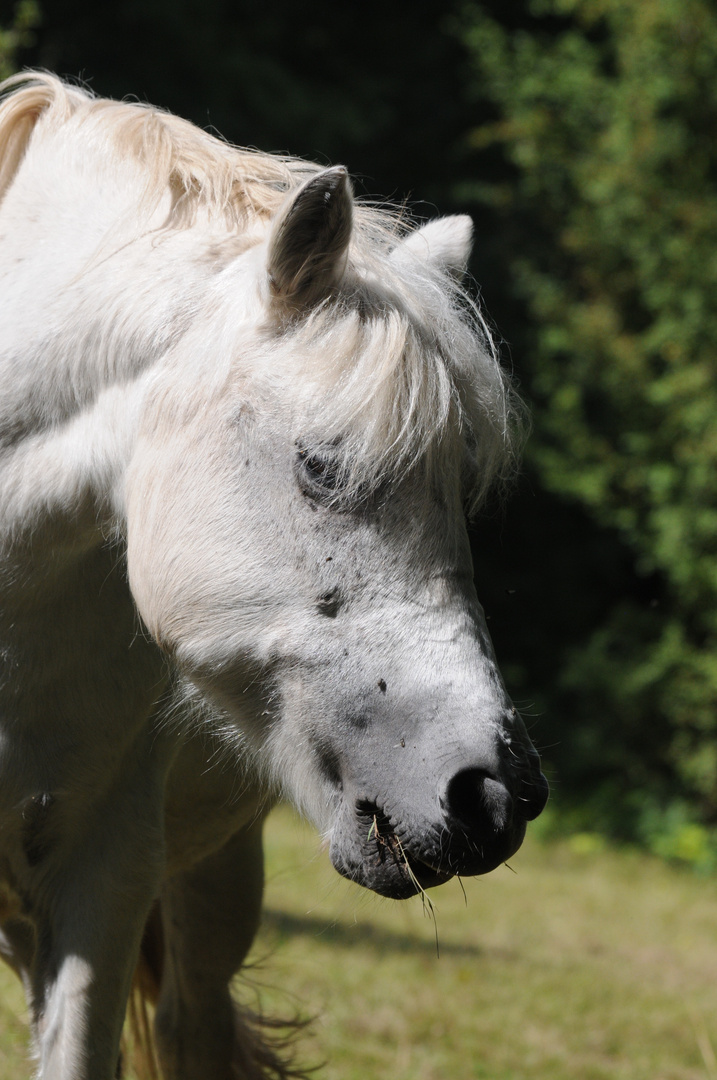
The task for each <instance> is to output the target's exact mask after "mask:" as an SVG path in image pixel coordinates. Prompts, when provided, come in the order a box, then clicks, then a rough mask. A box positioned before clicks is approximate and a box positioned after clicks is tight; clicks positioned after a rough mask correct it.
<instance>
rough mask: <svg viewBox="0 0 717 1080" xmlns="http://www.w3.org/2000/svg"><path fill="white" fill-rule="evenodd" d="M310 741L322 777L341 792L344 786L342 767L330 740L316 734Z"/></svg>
mask: <svg viewBox="0 0 717 1080" xmlns="http://www.w3.org/2000/svg"><path fill="white" fill-rule="evenodd" d="M310 740H311V744H312V748H313V750H314V753H315V754H316V757H317V760H318V763H319V769H320V771H321V774H322V776H324V777H325V779H326V780H328V781H329V783H331V784H333V786H334V787H335V788H338V790H339V791H341V790H342V789H343V786H344V785H343V780H342V778H341V767H340V764H339V757H338V754H337V753H336V751H335V750H334V748H333V746H332V745H331V744H330V743H329V742H328V740H327V739H325V738H323V737H322V736H320V735H318V734H316V733H314V734H312V735H311V736H310Z"/></svg>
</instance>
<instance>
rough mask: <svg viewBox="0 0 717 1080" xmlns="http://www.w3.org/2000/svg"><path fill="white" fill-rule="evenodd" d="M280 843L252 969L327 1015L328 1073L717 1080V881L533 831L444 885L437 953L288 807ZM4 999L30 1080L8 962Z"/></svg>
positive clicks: (0, 985)
mask: <svg viewBox="0 0 717 1080" xmlns="http://www.w3.org/2000/svg"><path fill="white" fill-rule="evenodd" d="M267 851H268V859H267V895H266V915H265V919H264V927H263V929H262V932H261V935H260V938H259V941H258V943H257V946H256V948H255V950H254V954H253V956H254V960H255V961H258V962H259V963H258V967H257V968H255V969H254V971H253V972H252V975H251V978H252V980H253V981H254V982H259V983H261V984H262V994H261V996H262V1000H263V1002H264V1005H265V1007H266V1009H267V1011H273V1012H277V1013H283V1014H284V1015H291V1014H293V1013H296V1012H297V1011H299V1012H301V1013H302V1014H303V1015H304V1016H310V1015H313V1016H314V1017H315V1019H314V1022H313V1023H312V1025H311V1026H310V1028H309V1030H308V1031H307V1032H306V1033H305V1034H304V1035H302V1037H301V1047H300V1058H301V1060H302V1062H305V1063H318V1062H325V1063H326V1064H325V1065H324V1067H323V1068H322V1069H320V1070H319V1072H318V1073H317V1080H409V1078H410V1080H717V1057H716V1053H717V881H715V880H714V879H713V878H707V877H702V878H700V877H698V876H696V875H694V874H692V873H690V872H688V871H681V870H676V869H674V868H672V867H669V866H667V865H665V864H663V863H661V862H659V861H658V860H656V859H654V858H651V857H649V856H644V855H641V854H639V853H636V852H616V851H611V850H609V849H603V848H602V847H601V845H600V843H599V842H597V841H596V840H595V838H591V837H589V836H585V835H583V836H579V837H576V838H574V839H573V841H572V842H562V843H556V842H550V843H546V844H543V843H541V842H539V841H538V840H536V839H530V838H529V839H528V841H527V842H526V844H525V845H524V847H523V848H522V849H521V851H520V852H519V853H518V854H517V855H516V856H515V857H514V858H512V859H511V866H512V867H513V869H514V870H515V871H516V872H515V873H511V872H510V871H509V870H508V869H506V868H505V867H501V868H500V869H498V870H496V871H495V872H494V873H493V874H490V875H488V876H487V877H485V878H479V879H468V880H465V881H464V882H463V883H462V885H463V888H461V884H460V883H458V882H451V883H449V884H448V885H444V886H442V887H441V888H440V889H437V890H432V891H431V893H430V896H431V900H432V903H433V908H434V912H433V914H434V915H435V919H436V923H437V933H438V941H439V946H440V956H437V955H436V928H435V927H434V923H433V916H432V915H431V912H430V911H429V910H428V909H427V908H426V909H424V907H423V905H422V902H421V898H420V897H416V898H415V899H414V900H411V901H404V902H401V903H392V902H390V901H387V900H380V899H378V898H376V897H373V896H372V895H370V894H369V893H367V892H366V891H365V890H362V889H359V888H357V887H355V886H351V885H349V884H348V883H346V882H344V881H342V880H341V879H340V878H339V877H338V876H337V874H336V873H335V872H334V871H333V870H332V868H331V866H330V865H329V861H328V857H327V855H326V854H325V853H323V852H321V851H320V850H319V843H318V841H317V839H316V836H315V834H314V833H313V832H312V830H311V829H309V828H308V826H306V825H303V824H302V823H300V822H299V821H298V820H297V819H296V818H295V817H294V815H293V814H291V813H290V811H288V810H286V809H283V808H282V809H280V810H279V811H277V812H276V813H275V814H274V815H273V817H272V819H271V821H270V823H269V826H268V829H267ZM463 890H465V894H464V891H463ZM242 992H243V993H244V994H245V995H246V994H247V993H248V994H249V1000H252V1001H253V997H252V994H251V992H250V991H247V989H246V987H245V988H244V989H243V991H242ZM0 1000H1V1002H2V1008H1V1009H0V1080H20V1078H26V1077H29V1076H30V1075H31V1073H32V1068H31V1066H30V1064H29V1061H28V1054H27V1036H26V1031H25V1027H24V1014H25V1010H24V1006H23V1002H22V994H21V991H20V987H19V984H18V983H17V980H16V979H15V978H14V976H13V975H12V974H10V973H9V972H8V971H6V970H5V969H3V968H0ZM207 1080H211V1078H207Z"/></svg>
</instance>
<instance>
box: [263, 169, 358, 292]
mask: <svg viewBox="0 0 717 1080" xmlns="http://www.w3.org/2000/svg"><path fill="white" fill-rule="evenodd" d="M352 221H353V199H352V195H351V186H350V184H349V179H348V173H347V172H346V169H345V168H344V167H343V165H337V166H336V167H335V168H333V169H324V170H323V172H320V173H317V175H316V176H312V178H311V179H310V180H307V181H306V183H305V184H303V185H302V187H300V188H299V190H298V191H297V192H296V194H295V195H293V197H292V198H291V199H290V201H289V203H288V205H287V206H286V207H285V208H284V209H283V210H282V211H280V213H279V217H278V219H277V220H276V222H275V223H274V227H273V230H272V235H271V237H270V240H269V257H268V264H267V269H268V272H269V281H270V283H271V288H272V291H273V293H274V296H275V297H276V298H277V299H278V300H280V301H282V302H283V303H286V304H289V305H291V306H292V307H306V306H309V305H311V304H315V303H317V302H318V301H319V300H322V299H323V298H324V296H326V294H327V293H328V291H329V290H330V289H331V287H332V286H333V285H335V284H336V282H337V281H338V280H339V279H340V277H341V273H342V271H343V267H344V263H345V257H346V251H347V249H348V245H349V240H350V238H351V226H352Z"/></svg>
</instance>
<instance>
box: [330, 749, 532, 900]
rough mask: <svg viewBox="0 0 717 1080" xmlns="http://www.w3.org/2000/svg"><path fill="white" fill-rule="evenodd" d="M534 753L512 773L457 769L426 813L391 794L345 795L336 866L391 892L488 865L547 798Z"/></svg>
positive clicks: (335, 840) (513, 846) (517, 840)
mask: <svg viewBox="0 0 717 1080" xmlns="http://www.w3.org/2000/svg"><path fill="white" fill-rule="evenodd" d="M537 760H538V758H537V754H535V753H534V752H532V753H531V755H530V758H529V759H528V760H527V761H526V763H525V766H524V768H523V769H521V770H519V771H517V773H515V774H514V775H513V776H512V777H511V778H510V781H507V780H504V779H502V778H501V777H499V776H498V775H496V774H494V773H491V772H489V771H487V770H485V769H483V768H480V767H477V766H476V767H469V768H463V769H460V770H459V771H457V772H456V773H455V774H454V775H452V776H451V777H450V779H449V780H448V781H447V782H445V783H444V784H443V785H442V788H441V789H440V790H439V793H438V800H437V803H438V810H439V815H437V814H436V813H435V806H436V800H435V797H434V799H433V808H434V810H433V813H432V815H431V816H427V815H425V814H421V813H420V812H418V811H417V808H416V805H415V802H414V803H412V805H411V803H409V804H408V805H403V806H402V805H401V801H400V800H397V799H395V798H394V797H384V798H380V797H379V798H370V799H369V798H362V797H358V798H355V799H354V801H353V804H351V803H350V802H349V800H348V799H345V801H344V804H343V812H341V813H340V815H339V819H338V820H337V823H336V827H335V828H334V831H333V836H332V842H331V849H330V853H331V860H332V862H333V865H334V867H335V869H336V870H337V871H338V872H339V873H340V874H342V875H343V876H344V877H347V878H349V879H350V880H352V881H355V882H357V883H358V884H360V885H363V886H364V887H365V888H368V889H371V890H372V891H373V892H376V893H378V894H380V895H381V896H387V897H391V898H392V899H405V898H407V897H410V896H414V895H415V894H416V893H418V892H421V891H423V890H425V889H429V888H433V887H434V886H436V885H441V884H443V883H444V882H446V881H448V880H450V878H452V877H454V876H460V877H473V876H477V875H480V874H487V873H489V872H490V871H491V870H494V869H495V868H496V867H497V866H499V865H500V864H501V863H503V862H505V861H506V860H507V859H509V858H510V857H511V856H512V855H514V854H515V852H516V851H517V850H518V848H519V847H520V845H521V844H522V842H523V838H524V836H525V828H526V824H527V822H528V821H531V820H532V819H533V818H536V817H537V816H538V814H540V812H541V811H542V810H543V808H544V806H545V804H546V802H547V799H548V783H547V781H546V779H545V777H544V776H543V774H542V773H541V772H540V770H539V768H538V767H537ZM346 794H347V792H345V795H346ZM411 802H412V801H411Z"/></svg>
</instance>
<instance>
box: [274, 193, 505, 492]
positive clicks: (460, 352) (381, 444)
mask: <svg viewBox="0 0 717 1080" xmlns="http://www.w3.org/2000/svg"><path fill="white" fill-rule="evenodd" d="M367 209H368V208H363V210H364V214H365V213H366V212H367ZM370 215H373V216H369V218H368V219H367V218H364V219H363V220H362V217H361V215H359V217H358V221H357V228H356V238H355V241H354V244H353V249H352V253H351V262H352V265H351V266H350V267H349V270H348V271H347V274H346V278H345V281H344V283H343V285H342V287H341V289H340V291H339V292H338V295H335V296H333V297H330V298H329V299H328V300H327V301H326V302H325V303H324V304H323V305H321V306H320V307H318V308H317V309H316V310H314V311H313V312H312V313H311V314H310V315H308V316H305V317H304V318H302V319H300V320H298V321H297V322H296V324H295V325H294V326H293V327H290V328H289V330H288V333H287V332H286V328H283V332H282V334H281V335H277V339H276V345H275V349H274V356H273V357H272V358H271V359H270V360H269V364H270V365H272V367H271V369H270V374H269V378H272V377H273V379H274V380H275V381H276V383H277V387H276V388H277V392H278V393H281V384H282V383H283V384H284V385H285V384H286V381H287V380H288V378H289V375H290V374H291V376H292V377H293V385H292V397H293V404H294V414H295V418H296V419H295V423H296V425H297V430H296V436H297V439H300V440H301V443H302V446H303V447H304V448H305V449H306V450H307V451H312V452H313V451H315V452H318V453H321V452H322V451H326V450H327V449H330V452H331V457H332V460H333V463H334V467H335V468H337V469H338V471H339V473H340V475H339V478H338V479H339V482H338V483H337V492H339V494H337V498H339V497H347V496H348V497H349V498H357V497H360V495H361V494H365V493H368V492H370V491H371V490H372V489H374V488H376V487H378V486H380V485H384V484H385V483H386V482H387V481H389V482H391V481H395V480H400V479H401V478H402V477H403V476H404V475H405V474H407V473H408V472H410V471H411V470H413V469H414V468H416V467H417V466H419V465H423V466H424V467H426V468H427V469H428V470H429V472H431V473H433V474H435V475H438V476H440V475H442V474H444V473H445V472H446V471H448V472H452V471H455V469H456V468H457V467H462V469H463V481H464V491H463V495H464V499H465V503H466V508H467V510H468V512H469V513H471V512H474V511H475V510H477V509H478V508H479V506H480V505H481V504H482V503H483V501H484V500H485V497H486V495H487V493H488V491H489V490H490V489H491V488H494V487H498V488H500V487H502V486H505V484H506V483H507V482H508V481H509V480H510V478H511V477H512V475H513V474H514V471H515V466H516V461H517V458H518V456H519V450H520V443H521V437H522V426H523V424H522V420H523V414H522V407H521V405H520V402H519V400H518V398H517V396H516V395H515V393H514V391H513V389H512V387H511V383H510V380H509V378H508V377H507V376H506V374H505V372H504V371H503V370H502V368H501V365H500V362H499V358H498V354H497V350H496V347H495V345H494V343H493V339H492V337H491V334H490V331H489V329H488V327H487V326H486V323H485V321H484V319H483V317H482V316H481V314H480V310H479V308H478V306H477V304H476V303H475V302H474V301H473V300H472V299H471V297H470V296H469V295H468V294H467V293H466V292H465V291H464V290H463V289H462V288H461V287H460V286H458V285H457V284H456V283H455V282H454V281H453V279H452V278H449V277H448V275H446V274H445V273H444V272H442V271H440V270H437V269H432V268H430V267H428V266H426V265H425V263H423V262H421V261H419V260H417V259H416V260H415V265H411V264H410V263H409V264H408V265H407V260H403V259H402V260H400V261H396V260H395V259H394V258H392V256H391V251H390V247H389V245H388V244H387V243H385V242H382V243H378V244H377V243H376V242H375V232H376V229H377V228H378V229H379V230H380V231H381V233H382V234H383V240H384V241H385V238H386V235H387V234H388V233H389V232H390V231H391V230H393V232H392V241H393V244H394V246H395V244H396V242H397V236H396V231H395V221H393V219H392V216H391V215H390V214H388V215H387V214H386V213H385V212H384V211H377V210H373V209H372V210H371V211H370ZM372 237H373V240H372ZM398 242H399V243H400V241H398ZM287 368H290V372H289V371H288V370H287ZM459 463H460V464H459Z"/></svg>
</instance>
